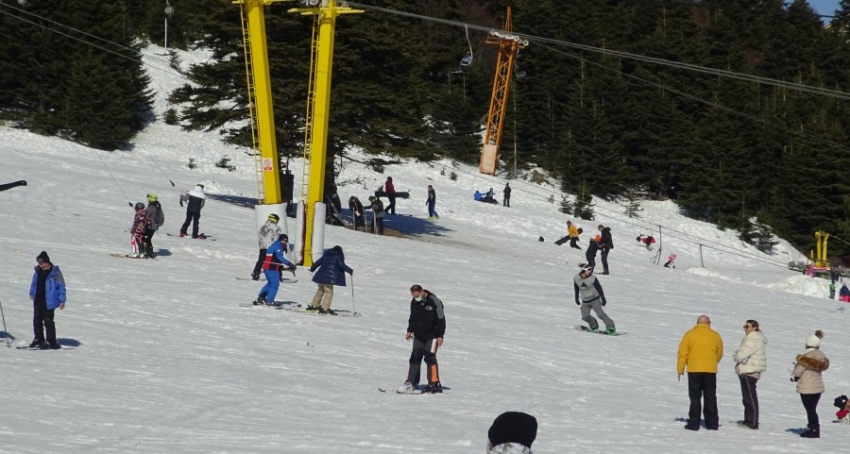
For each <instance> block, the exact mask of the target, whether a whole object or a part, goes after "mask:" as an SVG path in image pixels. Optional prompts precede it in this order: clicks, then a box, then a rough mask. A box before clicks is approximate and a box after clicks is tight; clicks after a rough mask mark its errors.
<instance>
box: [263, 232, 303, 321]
mask: <svg viewBox="0 0 850 454" xmlns="http://www.w3.org/2000/svg"><path fill="white" fill-rule="evenodd" d="M287 241H289V237H288V236H286V234H281V235H280V236H279V237H278V239H277V241H275V242H274V243H272V244H271V246H269V248H268V250H266V258H265V259H264V260H263V273H264V274H265V275H266V285H264V286H263V288H262V290H260V294H259V295H257V300H256V301H254V305H257V306H259V305H262V304H265V305H267V306H274V299H275V297H276V296H277V289H278V288H280V270H281V269H286V270H289V271H294V270H295V265H293V264H292V263H291V262H290V261H289V260H286V257H284V256H283V254H284V243H285V242H287ZM284 265H286V267H285V268H284Z"/></svg>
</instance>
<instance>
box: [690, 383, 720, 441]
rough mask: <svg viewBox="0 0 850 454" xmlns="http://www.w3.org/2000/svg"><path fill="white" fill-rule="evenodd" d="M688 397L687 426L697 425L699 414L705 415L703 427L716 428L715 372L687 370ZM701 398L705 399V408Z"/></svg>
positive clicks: (717, 424)
mask: <svg viewBox="0 0 850 454" xmlns="http://www.w3.org/2000/svg"><path fill="white" fill-rule="evenodd" d="M688 397H690V399H691V408H690V410H689V411H688V426H690V427H699V415H700V411H701V410H702V413H703V415H704V416H705V428H706V429H709V430H717V428H718V427H719V426H720V421H719V415H718V414H717V374H712V373H710V372H688ZM701 400H705V409H703V408H702V405H701V404H702V402H701Z"/></svg>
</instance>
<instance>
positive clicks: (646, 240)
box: [637, 233, 655, 251]
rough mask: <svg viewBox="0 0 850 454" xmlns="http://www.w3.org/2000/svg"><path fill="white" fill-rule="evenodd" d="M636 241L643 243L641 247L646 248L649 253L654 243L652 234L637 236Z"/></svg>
mask: <svg viewBox="0 0 850 454" xmlns="http://www.w3.org/2000/svg"><path fill="white" fill-rule="evenodd" d="M637 240H638V242H639V243H643V245H644V246H646V250H647V251H651V250H652V243H655V237H654V236H652V234H649V235H644V234H642V233H641V234H640V235H638V237H637Z"/></svg>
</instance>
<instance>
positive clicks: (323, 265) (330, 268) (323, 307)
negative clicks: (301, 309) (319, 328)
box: [307, 246, 354, 315]
mask: <svg viewBox="0 0 850 454" xmlns="http://www.w3.org/2000/svg"><path fill="white" fill-rule="evenodd" d="M316 268H318V269H319V271H318V272H317V273H316V274H315V275H313V282H315V283H316V284H317V285H318V286H319V288H318V290H316V295H315V296H313V302H312V303H310V307H308V308H307V310H308V311H319V313H320V314H328V315H336V312H335V311H334V310H333V309H331V302H332V301H333V298H334V285H339V286H340V287H345V273H348V274H350V275H352V276H354V270H352V269H351V268H349V267H348V265H346V264H345V255H344V254H343V252H342V248H341V247H340V246H334V247H332V248H330V249H328V250H327V251H325V253H324V254H323V255H322V257H321V258H319V260H316V261H315V262H313V266H311V267H310V272H311V273H312V272H314V271H316Z"/></svg>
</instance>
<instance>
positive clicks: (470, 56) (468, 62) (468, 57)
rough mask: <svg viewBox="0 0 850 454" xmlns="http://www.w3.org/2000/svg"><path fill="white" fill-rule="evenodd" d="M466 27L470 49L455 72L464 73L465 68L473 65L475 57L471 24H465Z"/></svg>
mask: <svg viewBox="0 0 850 454" xmlns="http://www.w3.org/2000/svg"><path fill="white" fill-rule="evenodd" d="M464 28H465V29H466V44H467V45H468V46H469V50H467V51H466V53H465V54H463V57H462V58H461V59H460V64H458V66H457V70H455V71H454V73H455V74H461V73H463V68H466V67H467V66H469V65H471V64H472V59H473V53H472V41H470V40H469V26H466V25H464Z"/></svg>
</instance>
